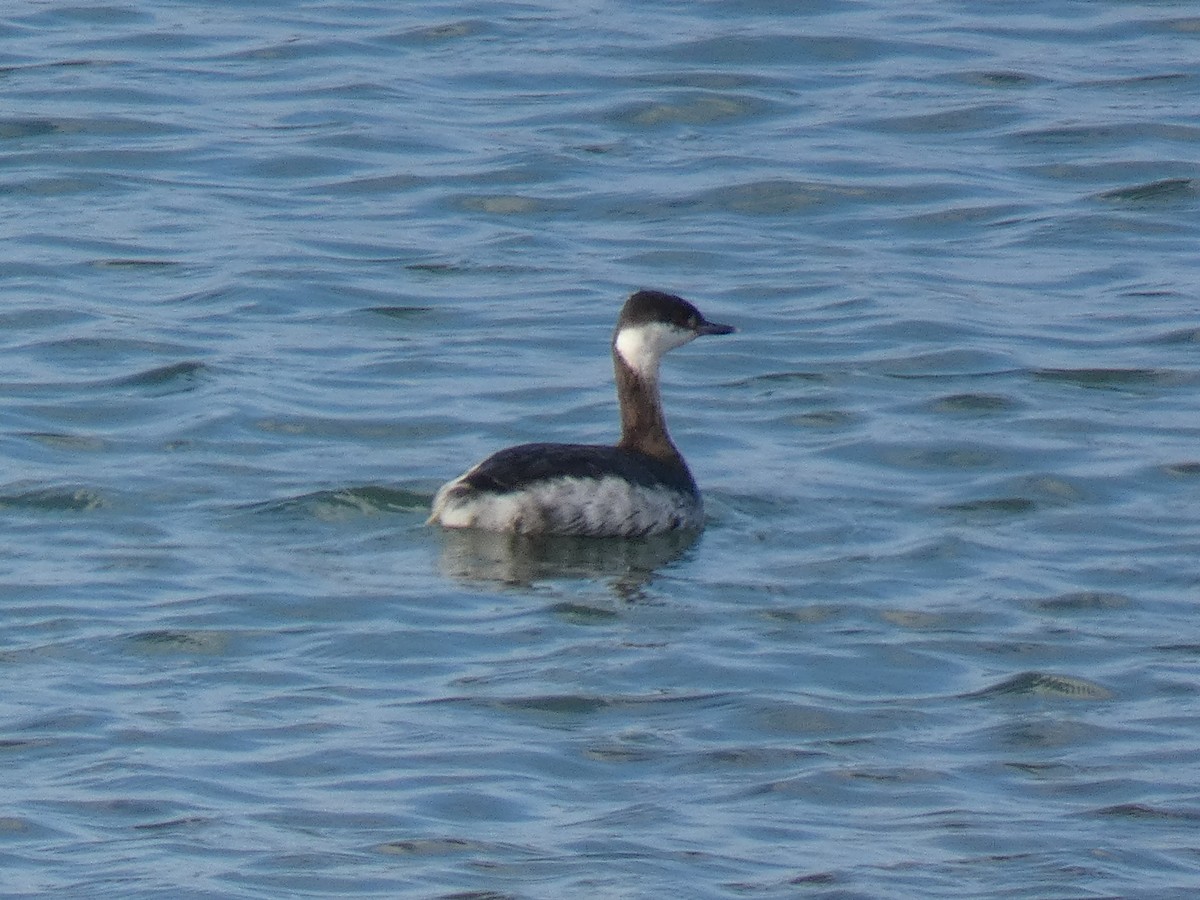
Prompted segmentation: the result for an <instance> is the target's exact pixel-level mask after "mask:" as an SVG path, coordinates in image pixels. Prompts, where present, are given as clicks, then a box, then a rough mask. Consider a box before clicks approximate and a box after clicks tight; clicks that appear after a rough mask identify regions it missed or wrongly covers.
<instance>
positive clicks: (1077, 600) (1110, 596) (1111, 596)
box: [1025, 591, 1133, 614]
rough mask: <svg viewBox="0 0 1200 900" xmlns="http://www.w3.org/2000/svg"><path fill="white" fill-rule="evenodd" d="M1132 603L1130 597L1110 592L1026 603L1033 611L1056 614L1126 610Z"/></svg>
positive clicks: (1048, 598)
mask: <svg viewBox="0 0 1200 900" xmlns="http://www.w3.org/2000/svg"><path fill="white" fill-rule="evenodd" d="M1132 603H1133V600H1132V598H1130V597H1129V596H1128V595H1126V594H1117V593H1113V592H1109V591H1071V592H1069V593H1066V594H1057V595H1056V596H1053V597H1037V598H1033V599H1030V600H1026V601H1025V605H1026V606H1028V607H1029V608H1031V609H1035V610H1038V611H1039V612H1046V613H1054V614H1069V613H1085V612H1101V611H1109V610H1114V609H1125V608H1127V607H1128V606H1130V605H1131V604H1132Z"/></svg>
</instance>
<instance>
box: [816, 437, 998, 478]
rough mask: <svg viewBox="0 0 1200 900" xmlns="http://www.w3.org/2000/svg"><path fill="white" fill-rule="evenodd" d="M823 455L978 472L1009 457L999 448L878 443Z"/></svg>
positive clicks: (896, 465)
mask: <svg viewBox="0 0 1200 900" xmlns="http://www.w3.org/2000/svg"><path fill="white" fill-rule="evenodd" d="M825 452H826V454H827V455H836V456H839V457H842V458H846V459H857V460H861V461H866V462H871V463H873V464H876V465H881V466H885V467H887V468H890V469H900V470H905V471H922V470H929V471H937V470H949V471H956V470H981V469H994V468H1001V467H1004V466H1006V465H1007V463H1008V462H1009V461H1010V459H1011V455H1010V453H1009V452H1008V451H1007V450H1003V449H1001V448H999V447H986V446H971V445H966V444H963V445H959V446H949V445H947V444H945V443H938V444H885V443H882V442H880V441H870V442H860V443H855V444H850V445H842V446H840V447H836V448H834V449H833V450H831V451H825Z"/></svg>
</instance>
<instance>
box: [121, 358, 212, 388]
mask: <svg viewBox="0 0 1200 900" xmlns="http://www.w3.org/2000/svg"><path fill="white" fill-rule="evenodd" d="M209 371H210V369H209V368H208V366H206V365H205V364H204V363H201V362H193V361H188V362H178V363H171V364H169V365H165V366H155V367H154V368H152V369H146V370H144V371H142V372H137V373H135V374H133V375H127V376H125V377H124V378H117V379H114V380H112V381H108V382H104V383H102V386H107V387H118V388H137V389H138V390H144V391H146V392H147V393H149V394H151V395H153V396H158V397H165V396H168V395H170V394H180V393H186V392H187V391H191V390H195V388H196V387H197V385H198V384H199V382H200V381H201V380H202V378H203V376H205V375H206V374H207V373H208V372H209Z"/></svg>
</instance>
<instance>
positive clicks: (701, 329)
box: [696, 321, 737, 334]
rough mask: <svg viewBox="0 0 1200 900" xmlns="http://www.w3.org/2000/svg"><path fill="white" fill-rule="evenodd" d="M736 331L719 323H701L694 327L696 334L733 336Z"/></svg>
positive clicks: (730, 326)
mask: <svg viewBox="0 0 1200 900" xmlns="http://www.w3.org/2000/svg"><path fill="white" fill-rule="evenodd" d="M735 331H737V329H736V328H734V327H733V326H732V325H722V324H721V323H720V322H708V321H705V322H701V323H700V324H699V325H698V326H696V334H733V333H734V332H735Z"/></svg>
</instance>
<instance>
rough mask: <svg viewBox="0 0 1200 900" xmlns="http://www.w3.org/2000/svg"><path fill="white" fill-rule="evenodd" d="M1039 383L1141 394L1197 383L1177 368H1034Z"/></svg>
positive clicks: (1033, 371)
mask: <svg viewBox="0 0 1200 900" xmlns="http://www.w3.org/2000/svg"><path fill="white" fill-rule="evenodd" d="M1030 374H1031V375H1032V376H1033V377H1034V378H1035V379H1037V380H1038V381H1050V382H1056V383H1059V384H1070V385H1074V386H1076V387H1081V388H1090V389H1095V390H1109V391H1141V390H1145V389H1146V388H1150V387H1164V386H1174V385H1179V384H1184V383H1187V382H1188V381H1191V380H1194V378H1195V376H1194V375H1192V374H1190V373H1187V372H1180V371H1176V370H1174V369H1137V368H1135V369H1101V368H1094V369H1093V368H1082V369H1033V370H1032V371H1031V372H1030Z"/></svg>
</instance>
